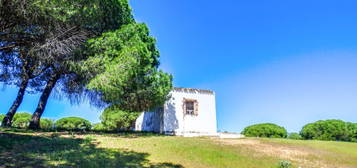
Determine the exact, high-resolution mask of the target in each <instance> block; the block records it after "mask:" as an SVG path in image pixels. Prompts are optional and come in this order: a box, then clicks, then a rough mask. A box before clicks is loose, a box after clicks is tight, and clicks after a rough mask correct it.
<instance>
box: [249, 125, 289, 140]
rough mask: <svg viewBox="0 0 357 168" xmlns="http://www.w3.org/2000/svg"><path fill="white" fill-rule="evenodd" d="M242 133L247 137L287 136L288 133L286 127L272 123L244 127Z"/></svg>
mask: <svg viewBox="0 0 357 168" xmlns="http://www.w3.org/2000/svg"><path fill="white" fill-rule="evenodd" d="M242 134H243V135H245V136H247V137H269V138H286V136H287V134H288V133H287V131H286V129H285V128H284V127H280V126H278V125H276V124H272V123H263V124H256V125H251V126H248V127H246V128H244V130H243V132H242Z"/></svg>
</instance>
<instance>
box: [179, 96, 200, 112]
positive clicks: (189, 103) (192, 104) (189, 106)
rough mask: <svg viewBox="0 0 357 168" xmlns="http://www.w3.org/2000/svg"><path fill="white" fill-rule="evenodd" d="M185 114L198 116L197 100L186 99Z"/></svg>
mask: <svg viewBox="0 0 357 168" xmlns="http://www.w3.org/2000/svg"><path fill="white" fill-rule="evenodd" d="M183 107H184V108H183V109H184V113H185V114H186V115H198V102H197V100H191V99H184V104H183Z"/></svg>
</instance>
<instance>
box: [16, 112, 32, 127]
mask: <svg viewBox="0 0 357 168" xmlns="http://www.w3.org/2000/svg"><path fill="white" fill-rule="evenodd" d="M31 116H32V115H31V114H30V113H16V114H15V116H14V118H13V119H12V126H13V127H16V128H27V127H28V125H29V123H30V120H31Z"/></svg>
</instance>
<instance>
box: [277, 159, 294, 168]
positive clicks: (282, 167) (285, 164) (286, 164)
mask: <svg viewBox="0 0 357 168" xmlns="http://www.w3.org/2000/svg"><path fill="white" fill-rule="evenodd" d="M291 167H293V165H292V164H291V162H290V161H286V160H284V161H280V162H279V163H278V168H291Z"/></svg>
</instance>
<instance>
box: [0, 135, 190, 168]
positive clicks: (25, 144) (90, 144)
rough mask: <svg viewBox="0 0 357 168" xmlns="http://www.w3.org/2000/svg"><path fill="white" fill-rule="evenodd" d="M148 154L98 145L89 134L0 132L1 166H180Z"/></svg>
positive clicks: (128, 167) (155, 167) (163, 167)
mask: <svg viewBox="0 0 357 168" xmlns="http://www.w3.org/2000/svg"><path fill="white" fill-rule="evenodd" d="M148 156H149V154H147V153H138V152H134V151H128V150H124V149H104V148H97V147H96V142H95V141H94V140H93V139H91V138H85V139H74V138H64V137H58V136H32V135H20V134H14V133H0V168H13V167H26V168H45V167H55V168H62V167H79V168H80V167H85V168H92V167H93V168H97V167H102V168H106V167H120V168H141V167H142V168H183V166H181V165H177V164H172V163H152V162H150V161H149V160H148V159H147V157H148Z"/></svg>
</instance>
